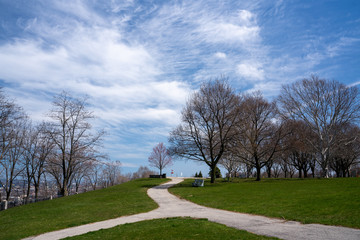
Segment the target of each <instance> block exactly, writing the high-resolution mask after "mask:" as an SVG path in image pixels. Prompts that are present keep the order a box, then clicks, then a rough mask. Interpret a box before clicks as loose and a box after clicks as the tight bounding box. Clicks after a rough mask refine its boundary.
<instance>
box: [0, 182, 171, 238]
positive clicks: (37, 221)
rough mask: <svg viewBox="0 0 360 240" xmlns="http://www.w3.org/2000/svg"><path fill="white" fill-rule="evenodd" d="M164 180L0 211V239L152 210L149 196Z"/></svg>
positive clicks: (125, 185)
mask: <svg viewBox="0 0 360 240" xmlns="http://www.w3.org/2000/svg"><path fill="white" fill-rule="evenodd" d="M165 181H167V180H165V179H138V180H135V181H131V182H127V183H124V184H121V185H117V186H114V187H110V188H107V189H102V190H97V191H92V192H87V193H83V194H79V195H73V196H69V197H63V198H59V199H54V200H51V201H44V202H38V203H33V204H29V205H25V206H21V207H16V208H12V209H9V210H6V211H1V212H0V239H20V238H24V237H27V236H33V235H37V234H40V233H44V232H49V231H53V230H57V229H63V228H68V227H73V226H77V225H82V224H86V223H90V222H96V221H101V220H106V219H111V218H116V217H119V216H124V215H132V214H136V213H140V212H146V211H150V210H152V209H155V208H156V207H157V204H156V203H155V202H154V201H152V200H151V199H150V198H149V197H148V196H147V194H146V191H147V189H148V188H150V187H153V186H156V185H158V184H160V183H163V182H165Z"/></svg>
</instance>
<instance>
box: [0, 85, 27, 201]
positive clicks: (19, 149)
mask: <svg viewBox="0 0 360 240" xmlns="http://www.w3.org/2000/svg"><path fill="white" fill-rule="evenodd" d="M26 121H27V116H26V115H25V113H24V112H23V110H22V109H21V108H20V107H19V106H18V105H16V104H15V103H14V102H13V101H12V100H10V99H9V98H8V97H7V96H6V95H5V94H4V93H3V92H2V90H1V89H0V184H1V185H2V186H3V187H4V189H5V192H6V199H7V200H8V199H9V197H10V194H11V191H12V187H13V182H14V180H15V179H16V177H17V176H18V175H19V174H20V173H21V172H22V171H23V166H22V165H21V164H20V162H21V160H22V154H23V143H24V132H25V127H24V125H25V124H26ZM0 199H1V193H0Z"/></svg>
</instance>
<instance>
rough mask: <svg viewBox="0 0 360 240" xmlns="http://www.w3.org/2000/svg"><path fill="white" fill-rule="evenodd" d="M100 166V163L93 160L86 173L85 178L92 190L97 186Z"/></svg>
mask: <svg viewBox="0 0 360 240" xmlns="http://www.w3.org/2000/svg"><path fill="white" fill-rule="evenodd" d="M102 167H103V165H102V163H99V162H95V161H92V162H90V168H89V171H88V172H87V174H86V179H87V181H88V182H89V183H90V185H91V188H92V189H93V190H96V187H97V186H98V183H99V180H100V175H101V170H102Z"/></svg>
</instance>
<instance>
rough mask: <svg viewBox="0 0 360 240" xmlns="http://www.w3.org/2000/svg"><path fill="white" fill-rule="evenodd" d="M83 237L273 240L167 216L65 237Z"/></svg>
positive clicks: (75, 238) (80, 238)
mask: <svg viewBox="0 0 360 240" xmlns="http://www.w3.org/2000/svg"><path fill="white" fill-rule="evenodd" d="M66 239H68V240H70V239H71V240H83V239H101V240H105V239H106V240H107V239H146V240H151V239H154V240H159V239H172V240H176V239H179V240H184V239H201V240H202V239H207V240H211V239H214V240H218V239H222V240H226V239H229V240H230V239H231V240H233V239H254V240H255V239H277V238H270V237H265V236H258V235H254V234H252V233H249V232H246V231H242V230H237V229H235V228H230V227H226V226H225V225H222V224H218V223H213V222H209V221H208V220H207V219H190V218H167V219H156V220H148V221H142V222H137V223H130V224H124V225H120V226H117V227H114V228H110V229H105V230H100V231H96V232H90V233H87V234H84V235H80V236H76V237H72V238H66Z"/></svg>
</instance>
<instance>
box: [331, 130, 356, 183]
mask: <svg viewBox="0 0 360 240" xmlns="http://www.w3.org/2000/svg"><path fill="white" fill-rule="evenodd" d="M339 136H340V137H338V138H339V139H341V140H346V139H347V141H346V142H339V143H338V144H336V145H335V147H334V148H333V149H332V152H331V154H330V156H331V159H330V161H329V162H330V168H331V169H332V170H334V171H335V173H336V176H337V177H346V176H350V169H351V167H352V166H355V165H356V164H357V163H359V157H360V128H359V127H358V126H356V125H348V126H345V127H344V128H343V129H341V130H340V133H339Z"/></svg>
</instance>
